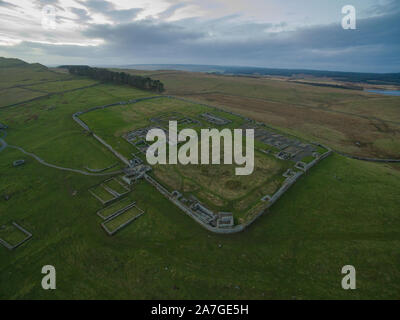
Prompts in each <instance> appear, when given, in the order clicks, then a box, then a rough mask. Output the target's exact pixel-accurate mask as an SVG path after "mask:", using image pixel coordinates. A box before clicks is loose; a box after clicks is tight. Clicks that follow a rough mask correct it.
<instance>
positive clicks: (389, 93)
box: [365, 90, 400, 96]
mask: <svg viewBox="0 0 400 320" xmlns="http://www.w3.org/2000/svg"><path fill="white" fill-rule="evenodd" d="M365 91H367V92H371V93H376V94H384V95H387V96H400V90H365Z"/></svg>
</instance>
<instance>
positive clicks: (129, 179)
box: [122, 164, 152, 185]
mask: <svg viewBox="0 0 400 320" xmlns="http://www.w3.org/2000/svg"><path fill="white" fill-rule="evenodd" d="M151 170H152V169H151V167H150V166H147V165H144V164H139V165H137V166H134V167H127V168H125V169H124V173H125V175H124V176H123V177H122V180H124V181H125V182H126V183H127V184H128V185H132V184H134V183H135V182H136V181H138V180H139V179H142V178H143V177H144V175H145V174H146V173H147V172H150V171H151Z"/></svg>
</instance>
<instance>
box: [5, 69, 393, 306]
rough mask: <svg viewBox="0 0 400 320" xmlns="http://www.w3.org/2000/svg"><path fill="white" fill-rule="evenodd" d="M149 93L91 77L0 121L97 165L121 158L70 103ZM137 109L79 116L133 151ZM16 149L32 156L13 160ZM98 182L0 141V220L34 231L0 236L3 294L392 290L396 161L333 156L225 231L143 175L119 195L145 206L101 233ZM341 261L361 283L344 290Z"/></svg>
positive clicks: (30, 141)
mask: <svg viewBox="0 0 400 320" xmlns="http://www.w3.org/2000/svg"><path fill="white" fill-rule="evenodd" d="M0 65H1V61H0ZM0 69H1V68H0ZM22 78H23V77H22ZM2 79H3V78H2ZM4 82H6V81H4ZM184 85H185V83H182V86H184ZM146 95H149V93H147V92H143V91H139V90H134V89H132V88H126V87H119V86H113V85H99V86H96V87H93V88H88V89H83V90H79V91H75V92H69V93H65V94H56V95H54V96H51V97H46V98H43V99H40V100H37V101H35V102H32V103H28V104H25V105H20V106H17V107H13V108H8V109H0V122H2V123H5V124H7V125H8V126H9V129H8V130H7V134H8V136H7V137H6V138H5V140H6V141H7V143H9V144H14V145H18V146H21V147H23V148H24V149H25V150H27V151H29V152H33V153H35V154H37V155H38V156H40V157H41V158H43V159H45V160H46V161H47V162H49V163H54V164H58V165H62V166H65V167H69V168H76V169H83V168H84V167H85V166H88V167H91V168H103V167H107V166H109V165H111V164H113V163H115V162H116V161H118V160H116V158H115V157H114V156H113V155H111V154H110V152H109V151H108V150H106V149H104V148H103V147H101V145H100V144H99V143H98V142H97V141H96V140H94V139H93V137H91V136H89V135H87V134H85V133H84V132H83V131H82V129H81V128H80V127H79V126H78V125H77V124H76V123H75V122H74V121H73V120H72V118H71V116H72V114H73V113H75V112H77V111H80V110H85V109H87V108H90V107H93V106H97V105H104V104H108V103H115V102H117V101H121V100H124V101H126V100H128V99H132V98H136V97H143V96H146ZM50 106H54V107H55V108H49V107H50ZM147 107H148V108H146V110H144V111H140V110H137V111H140V112H143V114H144V115H145V116H146V117H147V116H148V115H150V114H152V112H155V111H157V107H158V105H157V104H155V105H154V106H151V105H150V104H149V105H148V106H147ZM118 108H121V110H122V109H123V108H125V109H124V112H123V113H121V112H114V110H118ZM160 108H162V109H163V112H164V111H168V109H169V107H168V106H166V105H164V106H161V107H160ZM243 112H245V110H243ZM35 115H36V116H35ZM86 116H88V117H87V118H86ZM89 117H90V119H89ZM141 117H142V118H143V116H142V115H141V114H140V113H137V112H135V110H134V108H130V107H129V108H127V107H126V106H125V107H124V106H121V107H116V108H115V109H114V108H111V109H110V110H104V111H103V113H100V112H99V113H98V112H93V113H89V114H87V115H85V117H82V118H83V119H84V120H85V121H86V120H88V121H89V120H90V121H92V122H90V123H89V124H90V125H94V126H95V131H96V132H98V133H99V135H100V136H101V137H102V138H104V139H105V140H107V141H111V142H112V144H113V146H119V149H121V150H125V152H127V153H130V152H132V151H131V149H130V148H131V145H130V144H128V143H126V144H124V140H123V138H122V137H121V134H122V133H123V132H126V131H127V130H129V129H132V128H135V127H136V126H137V127H142V126H143V123H141V122H140V121H138V120H139V119H141ZM136 121H137V123H136ZM266 122H267V123H268V121H266ZM381 143H385V142H381ZM16 159H26V160H27V162H26V164H25V165H23V166H21V167H17V168H14V167H13V166H12V162H13V161H14V160H16ZM121 166H122V164H121V165H120V167H121ZM117 168H118V167H116V168H114V169H111V170H116V169H117ZM104 180H106V178H105V177H96V176H84V175H81V174H77V173H73V172H68V171H60V170H57V169H54V168H49V167H46V166H43V165H42V164H40V163H38V162H37V161H36V160H34V159H32V158H30V157H27V156H26V155H24V154H23V153H21V152H20V151H18V150H16V149H12V148H6V149H5V150H3V151H1V152H0V225H4V224H8V223H9V222H10V221H15V222H17V223H19V224H20V225H22V226H23V227H24V228H25V229H27V230H28V231H29V232H31V233H32V234H33V237H32V239H31V240H30V241H29V242H27V243H25V244H24V245H22V246H21V247H19V248H18V249H16V250H15V251H9V250H7V249H6V248H3V247H0V299H84V298H87V299H279V298H284V299H310V298H311V299H329V298H331V299H398V298H399V292H400V254H399V252H400V233H399V230H400V215H399V208H400V197H399V192H398V190H399V189H400V167H399V165H385V164H375V163H368V162H360V161H356V160H351V159H347V158H344V157H342V156H339V155H337V154H335V155H333V156H331V157H328V158H327V159H325V160H323V161H322V162H321V163H320V164H318V165H317V166H316V167H315V168H313V169H312V170H311V171H310V172H309V173H308V174H307V175H305V176H303V177H302V178H301V179H300V181H299V182H298V183H296V184H295V185H294V186H293V187H291V188H290V189H289V190H288V192H287V193H285V195H284V196H283V197H282V198H281V199H280V200H279V201H278V202H277V203H276V204H275V205H274V206H273V207H272V208H271V209H270V210H269V211H268V212H267V213H266V214H265V215H263V216H262V217H260V218H259V219H258V220H257V221H256V222H255V223H254V224H253V225H252V226H250V227H249V228H248V229H247V230H245V231H244V232H241V233H238V234H233V235H217V234H213V233H210V232H208V231H206V230H205V229H203V228H202V227H201V226H200V225H199V224H197V223H196V222H194V221H193V220H192V219H191V218H190V217H188V216H187V215H185V214H184V213H183V212H182V211H181V210H180V209H178V208H177V207H175V206H174V205H173V204H171V202H169V201H168V200H167V199H166V198H165V197H163V196H162V195H161V194H160V193H159V192H158V191H156V190H155V189H154V187H153V186H151V185H150V184H148V183H146V182H145V181H141V182H140V183H139V184H136V185H135V186H134V188H133V191H132V192H130V193H129V194H128V195H127V199H129V200H130V201H131V202H133V201H135V202H136V203H137V206H138V207H139V208H141V209H142V210H144V212H145V214H144V215H143V216H142V217H141V218H140V219H137V220H136V221H134V222H132V223H131V224H130V225H129V226H127V227H126V228H124V229H123V230H121V231H120V232H119V233H118V234H116V235H115V236H113V237H109V236H108V235H107V234H106V233H105V232H104V230H102V228H101V227H100V223H101V222H102V219H101V218H100V217H98V216H97V215H96V212H97V211H98V210H100V209H102V208H103V206H102V205H101V203H100V202H99V201H98V200H97V199H96V198H95V197H93V196H92V195H91V194H90V193H89V191H88V189H89V188H90V187H91V186H94V185H96V184H99V183H101V182H103V181H104ZM5 195H8V196H9V197H8V198H9V199H8V200H6V198H5V197H4V196H5ZM48 264H51V265H54V266H55V267H56V270H57V290H51V291H46V290H43V289H42V288H41V280H42V277H43V275H42V274H41V270H42V267H43V266H44V265H48ZM348 264H351V265H354V266H355V268H356V270H357V290H349V291H345V290H343V289H342V288H341V280H342V276H343V275H342V274H341V269H342V267H343V266H344V265H348Z"/></svg>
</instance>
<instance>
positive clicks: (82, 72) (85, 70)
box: [60, 66, 164, 92]
mask: <svg viewBox="0 0 400 320" xmlns="http://www.w3.org/2000/svg"><path fill="white" fill-rule="evenodd" d="M60 68H64V69H68V71H69V73H71V74H74V75H78V76H86V77H89V78H91V79H95V80H99V81H103V82H112V83H117V84H127V85H130V86H132V87H135V88H138V89H143V90H151V91H156V92H163V91H164V84H163V83H162V82H161V81H160V80H153V79H151V78H149V77H142V76H137V75H131V74H128V73H126V72H114V71H110V70H108V69H104V68H92V67H89V66H60Z"/></svg>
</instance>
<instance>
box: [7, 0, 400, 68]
mask: <svg viewBox="0 0 400 320" xmlns="http://www.w3.org/2000/svg"><path fill="white" fill-rule="evenodd" d="M348 4H350V5H353V6H354V7H355V8H356V10H357V29H356V30H344V29H343V28H342V26H341V20H342V17H343V15H342V12H341V9H342V7H343V6H344V5H348ZM45 6H51V7H50V8H54V10H55V11H54V14H55V29H52V28H44V27H43V23H42V22H43V14H42V11H43V8H44V7H45ZM46 8H49V7H46ZM50 13H52V12H50ZM51 16H52V15H50V17H51ZM0 17H1V22H0V25H1V29H0V56H5V57H15V58H20V59H23V60H25V61H27V62H39V63H42V64H45V65H60V64H88V65H129V64H205V65H232V66H254V67H266V68H288V69H317V70H333V71H355V72H380V73H381V72H400V44H399V40H398V39H399V35H400V5H399V4H398V3H396V0H379V1H377V0H352V1H349V0H346V1H342V0H336V1H330V0H306V1H302V2H300V1H295V0H287V1H278V0H247V1H243V0H185V1H177V0H135V1H130V0H108V1H106V0H86V1H85V0H35V1H28V0H19V1H12V0H6V1H5V0H4V1H3V0H0Z"/></svg>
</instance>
